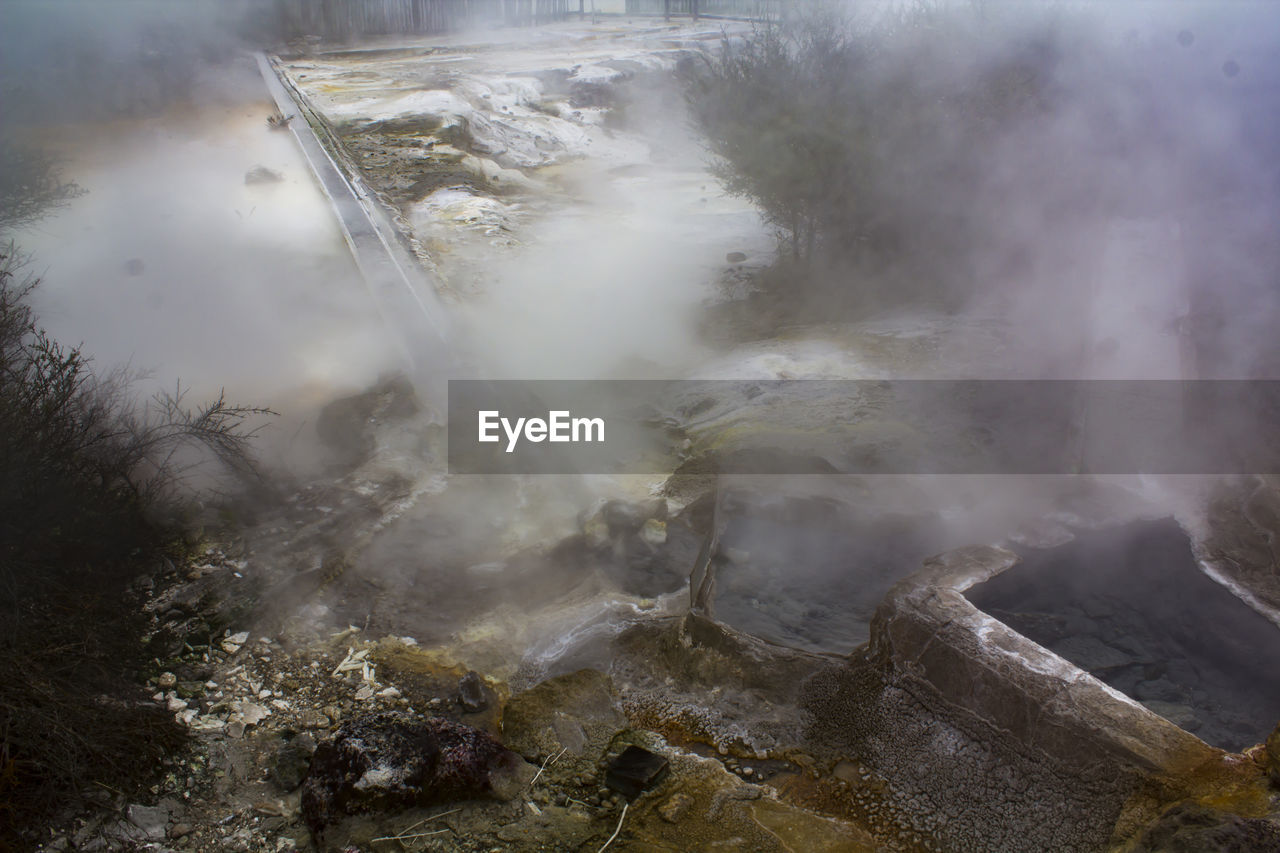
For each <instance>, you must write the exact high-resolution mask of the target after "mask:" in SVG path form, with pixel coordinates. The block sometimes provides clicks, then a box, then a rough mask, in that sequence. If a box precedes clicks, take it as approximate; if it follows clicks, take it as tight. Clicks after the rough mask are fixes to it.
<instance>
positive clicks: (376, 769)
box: [302, 711, 536, 835]
mask: <svg viewBox="0 0 1280 853" xmlns="http://www.w3.org/2000/svg"><path fill="white" fill-rule="evenodd" d="M534 772H536V771H535V770H534V768H533V767H531V766H530V765H528V764H526V763H525V762H524V761H522V760H521V759H520V757H519V756H518V755H516V754H515V753H514V752H512V751H510V750H508V749H506V748H505V747H503V746H502V744H500V743H498V742H497V741H496V740H494V739H493V738H492V737H490V736H489V735H487V734H485V733H484V732H482V731H479V730H478V729H473V728H471V727H470V726H464V725H462V724H460V723H454V722H451V721H449V720H445V719H442V718H440V717H427V718H425V719H424V718H417V717H413V716H410V715H409V714H405V713H400V712H394V711H391V712H383V713H377V714H369V715H366V716H362V717H358V718H356V719H353V720H350V721H348V722H345V723H343V724H342V725H341V726H339V727H338V730H337V731H336V732H335V733H334V734H333V736H332V737H329V738H327V739H325V740H324V741H322V742H321V743H320V745H319V746H318V747H317V748H316V751H315V755H313V756H312V759H311V767H310V770H309V772H308V773H307V777H306V780H305V781H304V782H303V786H302V814H303V817H304V818H305V819H306V822H307V825H308V826H309V827H310V828H311V831H312V833H313V834H316V835H319V834H320V833H322V832H323V831H324V829H325V827H327V826H329V825H330V824H332V823H334V822H335V821H337V820H339V819H340V818H342V817H344V816H346V815H353V814H359V813H363V812H370V811H386V810H399V809H405V808H409V807H413V806H428V805H433V804H437V803H447V802H453V801H456V800H466V799H475V798H478V797H497V798H499V799H505V798H509V797H511V796H514V795H515V794H517V793H519V792H520V791H521V790H522V789H523V788H524V787H525V786H526V785H527V784H528V782H529V780H530V779H532V778H533V774H534Z"/></svg>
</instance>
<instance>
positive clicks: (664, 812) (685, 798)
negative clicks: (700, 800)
mask: <svg viewBox="0 0 1280 853" xmlns="http://www.w3.org/2000/svg"><path fill="white" fill-rule="evenodd" d="M692 805H693V797H691V796H689V795H688V794H672V795H671V796H669V797H667V798H666V800H664V801H663V803H662V805H660V806H658V817H660V818H662V819H663V820H665V821H666V822H667V823H679V822H680V820H681V819H682V818H683V817H684V816H685V815H686V814H687V813H688V812H689V807H690V806H692Z"/></svg>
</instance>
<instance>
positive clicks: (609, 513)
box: [600, 500, 665, 536]
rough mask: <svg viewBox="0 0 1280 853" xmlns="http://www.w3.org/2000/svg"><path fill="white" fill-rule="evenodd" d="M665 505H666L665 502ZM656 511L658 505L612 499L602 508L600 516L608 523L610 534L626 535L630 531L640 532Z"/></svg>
mask: <svg viewBox="0 0 1280 853" xmlns="http://www.w3.org/2000/svg"><path fill="white" fill-rule="evenodd" d="M663 506H664V507H665V503H664V504H663ZM654 512H656V506H645V505H643V504H636V503H631V502H630V501H620V500H612V501H608V502H607V503H605V505H604V506H603V507H602V508H601V510H600V517H601V519H602V520H603V521H604V523H605V524H606V525H608V527H609V535H610V536H624V535H626V534H628V533H638V532H639V531H640V528H641V526H643V525H644V523H645V522H646V521H648V520H649V519H650V518H652V517H653V516H652V514H651V513H654Z"/></svg>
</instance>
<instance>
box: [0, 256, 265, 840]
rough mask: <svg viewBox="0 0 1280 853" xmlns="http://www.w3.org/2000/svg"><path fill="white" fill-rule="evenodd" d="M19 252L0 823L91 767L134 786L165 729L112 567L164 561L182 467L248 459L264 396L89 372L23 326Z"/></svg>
mask: <svg viewBox="0 0 1280 853" xmlns="http://www.w3.org/2000/svg"><path fill="white" fill-rule="evenodd" d="M20 264H21V259H20V258H19V257H18V256H17V254H16V252H14V251H13V249H12V247H10V249H9V250H8V251H6V252H4V253H3V254H2V255H0V668H3V670H4V671H5V672H6V673H8V675H7V676H6V677H5V678H0V826H6V827H13V830H14V831H15V832H16V831H18V829H19V828H20V827H21V826H22V825H23V824H24V823H25V824H28V825H34V821H36V820H38V819H39V818H41V817H42V816H44V815H45V814H47V812H48V811H49V810H50V809H51V808H52V807H55V806H57V805H59V804H60V803H62V802H65V801H66V799H67V798H68V797H71V796H74V795H75V794H77V793H78V792H79V791H81V790H83V788H84V787H85V786H89V785H91V784H92V783H95V782H96V783H98V784H100V785H102V786H103V787H104V788H110V789H111V790H127V789H129V788H130V787H131V786H133V787H135V788H136V787H137V786H139V785H140V784H141V783H142V782H143V780H145V779H146V778H148V776H149V775H150V774H151V773H152V772H154V770H155V769H156V767H157V766H158V765H157V761H158V759H159V758H160V757H161V756H162V755H163V753H164V751H165V749H166V747H169V746H172V745H173V744H174V743H176V742H178V741H179V740H180V739H181V734H180V732H179V730H178V729H177V727H176V725H175V724H174V722H173V720H172V719H171V718H169V716H168V715H167V714H165V713H164V712H163V709H161V708H159V707H158V706H155V705H154V704H153V703H149V702H147V700H146V696H145V695H144V694H143V693H142V690H141V685H140V684H139V683H138V679H137V674H138V671H139V669H140V667H141V666H142V664H143V662H144V660H145V659H146V655H145V649H144V646H143V642H142V635H143V631H144V628H145V625H144V624H143V622H142V621H141V616H140V607H139V602H138V601H137V600H135V599H131V597H130V593H129V588H130V583H131V581H133V580H134V579H136V578H137V577H138V576H139V575H146V574H148V573H151V574H154V573H155V567H156V566H158V565H160V564H161V563H162V558H164V557H169V558H177V561H181V559H182V557H183V553H182V552H183V549H184V548H185V547H186V543H187V537H186V533H187V531H186V529H185V528H184V519H185V518H187V517H188V513H187V511H186V509H187V505H188V502H189V501H191V500H193V499H194V497H195V496H196V495H197V494H198V491H197V489H196V487H197V486H198V485H199V484H198V483H197V482H196V481H194V480H193V476H194V475H195V473H196V472H197V471H204V470H205V469H207V468H208V467H209V466H210V465H211V464H212V465H213V466H215V467H217V468H218V469H219V470H220V471H222V472H223V474H224V477H227V476H229V477H230V478H232V479H233V480H235V481H239V482H246V481H252V480H253V479H254V478H256V477H257V474H256V469H255V466H254V460H253V457H252V454H251V446H250V443H251V440H252V437H253V435H254V433H255V431H256V428H255V427H254V425H253V421H255V420H258V419H259V418H260V416H264V415H269V414H271V412H269V411H268V410H267V409H263V408H258V407H250V406H238V405H234V404H231V403H228V402H227V400H226V399H225V397H224V396H223V395H221V394H220V395H219V396H218V397H217V399H215V400H213V401H211V402H208V403H204V404H202V405H199V406H195V407H192V406H189V405H188V404H187V402H186V400H185V397H186V394H185V392H183V390H182V389H181V388H180V387H179V388H177V389H175V390H174V391H173V392H172V393H161V394H158V395H156V396H155V397H154V398H152V399H150V400H147V401H145V402H140V401H139V400H138V398H137V396H136V394H135V392H134V388H135V383H134V380H135V379H136V376H134V375H133V374H130V373H129V372H128V371H126V370H117V371H113V372H109V373H106V374H104V375H101V376H99V375H96V374H95V373H94V372H93V370H92V369H91V364H90V362H89V359H88V358H87V357H86V356H85V355H84V354H83V353H82V352H81V351H80V350H79V349H78V348H74V347H67V346H64V345H62V344H60V343H58V342H57V341H55V340H53V339H52V338H51V337H49V335H48V334H46V333H45V332H44V330H43V329H41V328H40V327H39V326H38V324H37V323H36V321H35V318H34V316H33V314H32V311H31V308H30V306H29V303H28V301H27V297H28V296H29V294H30V292H31V289H32V288H33V287H34V286H35V284H34V282H32V281H31V280H29V279H23V278H21V277H20V275H19V272H20ZM140 759H141V760H140ZM6 811H7V812H8V813H9V814H7V815H6V814H4V812H6ZM3 836H4V833H3V832H0V847H3V844H4V842H5V840H6V839H5V838H4V837H3ZM10 840H12V839H10Z"/></svg>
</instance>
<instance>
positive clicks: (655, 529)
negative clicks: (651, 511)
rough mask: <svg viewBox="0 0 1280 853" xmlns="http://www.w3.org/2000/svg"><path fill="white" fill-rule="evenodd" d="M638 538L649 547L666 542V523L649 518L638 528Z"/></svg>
mask: <svg viewBox="0 0 1280 853" xmlns="http://www.w3.org/2000/svg"><path fill="white" fill-rule="evenodd" d="M640 538H641V539H643V540H644V541H645V542H647V543H648V544H650V545H662V544H665V543H666V541H667V523H666V522H665V521H660V520H659V519H656V518H651V519H649V520H648V521H646V522H645V523H644V525H643V526H641V528H640Z"/></svg>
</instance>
